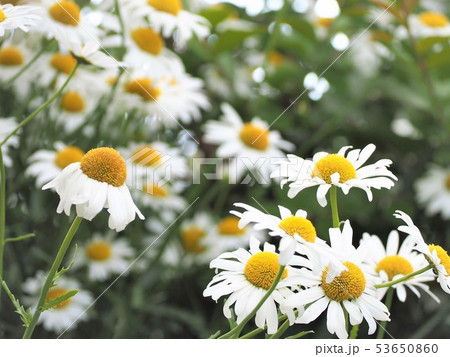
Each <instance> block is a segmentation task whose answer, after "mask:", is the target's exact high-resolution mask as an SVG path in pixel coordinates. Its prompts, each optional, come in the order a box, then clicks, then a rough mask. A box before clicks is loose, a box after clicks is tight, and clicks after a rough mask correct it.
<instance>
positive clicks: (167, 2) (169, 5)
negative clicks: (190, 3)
mask: <svg viewBox="0 0 450 357" xmlns="http://www.w3.org/2000/svg"><path fill="white" fill-rule="evenodd" d="M147 3H148V4H149V5H150V6H152V7H154V8H155V9H156V10H158V11H162V12H167V13H169V14H172V15H174V16H177V15H178V13H179V12H180V11H181V10H182V9H183V4H182V3H181V0H147Z"/></svg>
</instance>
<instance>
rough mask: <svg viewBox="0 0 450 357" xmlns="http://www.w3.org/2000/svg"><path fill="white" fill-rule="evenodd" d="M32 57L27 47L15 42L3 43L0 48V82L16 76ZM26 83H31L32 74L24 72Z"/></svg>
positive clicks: (28, 71)
mask: <svg viewBox="0 0 450 357" xmlns="http://www.w3.org/2000/svg"><path fill="white" fill-rule="evenodd" d="M32 57H33V53H32V51H30V49H29V48H28V47H27V46H24V45H23V44H21V43H16V41H5V42H3V44H2V46H1V47H0V81H1V82H4V81H7V80H8V79H10V78H11V77H13V76H14V75H16V74H17V73H18V72H19V71H20V70H21V69H22V68H23V67H24V66H25V65H26V64H27V63H28V62H29V61H30V60H31V59H32ZM26 73H27V75H29V76H28V79H27V85H28V84H29V83H28V81H30V82H31V81H32V79H33V78H34V73H32V71H30V69H28V70H27V71H26Z"/></svg>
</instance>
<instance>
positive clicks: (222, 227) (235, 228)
mask: <svg viewBox="0 0 450 357" xmlns="http://www.w3.org/2000/svg"><path fill="white" fill-rule="evenodd" d="M218 229H219V233H220V234H223V235H242V234H244V233H245V231H246V229H245V227H244V228H242V229H241V228H239V218H237V217H225V218H224V219H222V220H221V221H220V222H219V226H218Z"/></svg>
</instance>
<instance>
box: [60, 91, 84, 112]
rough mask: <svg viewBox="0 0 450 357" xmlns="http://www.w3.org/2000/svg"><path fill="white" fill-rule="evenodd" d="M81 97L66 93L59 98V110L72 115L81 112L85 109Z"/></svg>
mask: <svg viewBox="0 0 450 357" xmlns="http://www.w3.org/2000/svg"><path fill="white" fill-rule="evenodd" d="M85 107H86V106H85V104H84V99H83V97H82V96H81V95H80V94H79V93H78V92H75V91H67V92H66V93H64V94H63V96H62V98H61V108H62V109H64V110H66V111H68V112H72V113H79V112H82V111H83V110H84V108H85Z"/></svg>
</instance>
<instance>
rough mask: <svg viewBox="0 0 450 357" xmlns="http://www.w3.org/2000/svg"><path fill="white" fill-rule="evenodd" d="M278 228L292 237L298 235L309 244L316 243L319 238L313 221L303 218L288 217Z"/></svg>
mask: <svg viewBox="0 0 450 357" xmlns="http://www.w3.org/2000/svg"><path fill="white" fill-rule="evenodd" d="M278 227H280V228H281V229H282V230H283V231H285V232H286V233H287V234H289V235H290V236H294V234H296V233H297V234H298V235H299V236H300V237H302V238H303V239H304V240H306V241H307V242H311V243H314V242H315V240H316V237H317V233H316V229H315V228H314V226H313V224H312V223H311V221H310V220H309V219H306V218H303V217H296V216H291V217H287V218H285V219H283V220H282V221H281V222H280V224H279V225H278Z"/></svg>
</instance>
